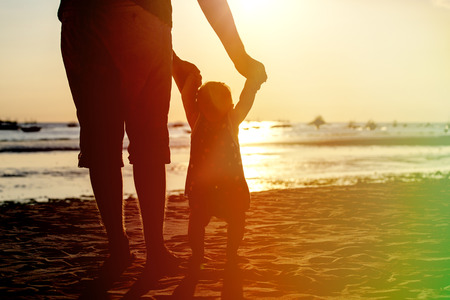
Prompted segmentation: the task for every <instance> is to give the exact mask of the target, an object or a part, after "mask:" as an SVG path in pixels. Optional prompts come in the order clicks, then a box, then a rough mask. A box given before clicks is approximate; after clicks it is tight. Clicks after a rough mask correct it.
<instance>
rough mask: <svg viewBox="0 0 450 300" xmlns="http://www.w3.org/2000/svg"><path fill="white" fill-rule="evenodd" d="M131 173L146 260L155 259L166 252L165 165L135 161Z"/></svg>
mask: <svg viewBox="0 0 450 300" xmlns="http://www.w3.org/2000/svg"><path fill="white" fill-rule="evenodd" d="M133 173H134V174H133V175H134V182H135V186H136V192H137V195H138V198H139V205H140V208H141V216H142V223H143V227H144V237H145V243H146V245H147V260H148V261H150V260H152V259H153V260H156V259H158V257H159V256H161V255H165V254H166V253H167V249H166V248H165V246H164V238H163V227H164V226H163V224H164V210H165V203H166V167H165V164H164V163H154V164H152V165H151V166H146V165H142V164H139V163H137V164H136V163H135V164H134V165H133Z"/></svg>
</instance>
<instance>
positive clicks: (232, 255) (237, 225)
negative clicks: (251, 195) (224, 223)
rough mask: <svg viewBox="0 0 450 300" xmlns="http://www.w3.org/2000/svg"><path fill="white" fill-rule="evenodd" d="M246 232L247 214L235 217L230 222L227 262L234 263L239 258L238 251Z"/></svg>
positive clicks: (241, 213) (243, 213) (242, 213)
mask: <svg viewBox="0 0 450 300" xmlns="http://www.w3.org/2000/svg"><path fill="white" fill-rule="evenodd" d="M244 230H245V212H240V213H239V214H237V215H235V216H233V217H232V218H230V219H229V220H228V230H227V235H228V240H227V260H228V261H233V260H235V259H236V258H237V251H238V249H239V246H240V245H241V241H242V239H243V237H244Z"/></svg>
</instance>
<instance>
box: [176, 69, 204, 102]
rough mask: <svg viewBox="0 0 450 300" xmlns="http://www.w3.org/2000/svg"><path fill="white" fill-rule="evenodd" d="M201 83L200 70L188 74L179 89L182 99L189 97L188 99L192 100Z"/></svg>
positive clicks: (195, 96)
mask: <svg viewBox="0 0 450 300" xmlns="http://www.w3.org/2000/svg"><path fill="white" fill-rule="evenodd" d="M201 85H202V76H201V75H200V71H199V72H192V73H190V74H188V76H187V77H186V80H185V82H184V85H183V87H182V89H181V97H182V98H183V99H190V101H194V100H195V99H196V98H197V91H198V89H199V88H200V86H201Z"/></svg>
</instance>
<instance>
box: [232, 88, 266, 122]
mask: <svg viewBox="0 0 450 300" xmlns="http://www.w3.org/2000/svg"><path fill="white" fill-rule="evenodd" d="M260 87H261V82H258V81H255V80H251V79H247V80H246V81H245V85H244V88H243V89H242V92H241V95H240V96H239V102H238V103H237V104H236V106H235V108H234V110H233V112H232V114H231V121H232V122H233V124H235V125H236V126H238V125H239V124H241V123H242V121H244V120H245V117H247V115H248V113H249V111H250V109H251V108H252V106H253V102H254V101H255V96H256V92H257V91H258V90H259V88H260Z"/></svg>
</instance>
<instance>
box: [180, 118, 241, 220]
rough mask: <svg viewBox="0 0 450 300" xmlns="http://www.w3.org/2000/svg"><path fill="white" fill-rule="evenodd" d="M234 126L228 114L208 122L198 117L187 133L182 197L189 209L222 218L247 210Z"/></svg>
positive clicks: (236, 132)
mask: <svg viewBox="0 0 450 300" xmlns="http://www.w3.org/2000/svg"><path fill="white" fill-rule="evenodd" d="M238 130H239V128H238V126H233V125H232V123H231V120H230V118H229V115H227V116H226V117H225V118H224V120H223V121H222V122H219V123H217V124H216V123H211V122H209V121H208V120H207V119H206V118H205V117H203V116H202V115H201V114H200V116H199V118H198V119H197V122H196V124H195V126H194V129H193V130H192V134H191V157H190V161H189V168H188V172H187V178H186V187H185V194H186V195H187V196H188V198H189V206H190V207H191V209H196V210H199V211H202V212H204V213H206V214H207V215H210V216H217V217H221V218H224V219H226V220H227V219H230V218H233V216H235V215H237V214H238V213H242V212H244V211H245V210H247V209H248V207H249V204H250V193H249V189H248V186H247V182H246V181H245V177H244V170H243V167H242V160H241V153H240V149H239V142H238Z"/></svg>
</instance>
